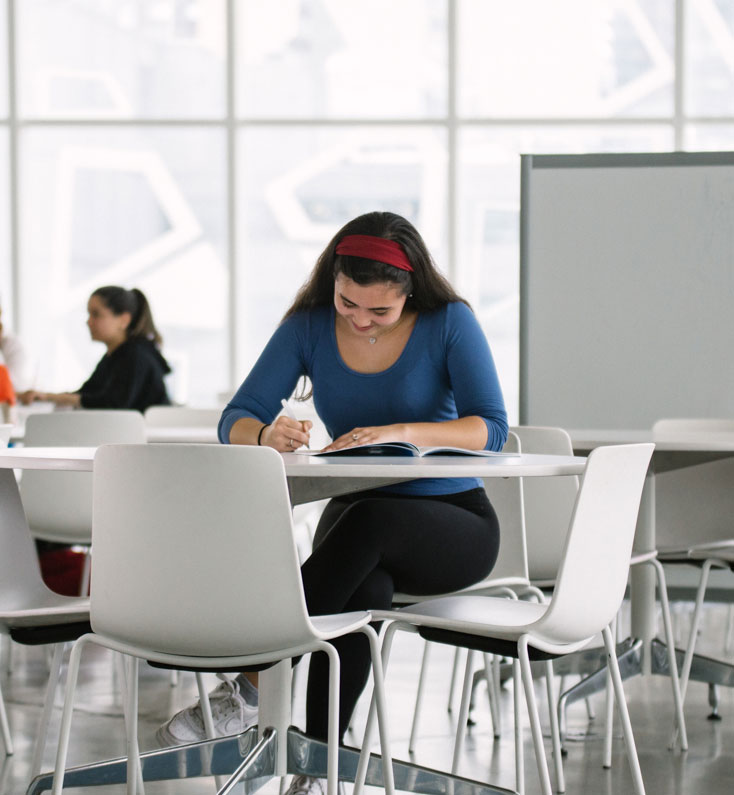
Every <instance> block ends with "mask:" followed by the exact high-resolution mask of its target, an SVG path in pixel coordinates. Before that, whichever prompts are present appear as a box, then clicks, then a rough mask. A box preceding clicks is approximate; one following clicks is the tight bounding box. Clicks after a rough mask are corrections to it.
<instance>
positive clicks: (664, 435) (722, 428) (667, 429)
mask: <svg viewBox="0 0 734 795" xmlns="http://www.w3.org/2000/svg"><path fill="white" fill-rule="evenodd" d="M652 433H653V439H655V440H659V441H663V440H665V439H677V440H680V439H686V438H687V437H690V438H691V439H700V438H701V437H702V436H707V435H710V436H715V437H720V436H721V435H730V436H731V435H732V434H734V419H728V418H727V419H708V418H706V419H698V418H694V419H688V418H670V419H661V420H658V421H657V422H656V423H655V424H654V425H653V427H652ZM733 530H734V525H732V527H723V528H721V537H720V538H719V539H718V540H714V539H709V540H706V541H703V542H700V543H697V544H687V545H684V546H679V547H677V546H671V547H668V548H666V549H664V550H661V551H660V552H659V558H660V560H661V561H662V563H664V564H665V565H666V566H673V565H684V566H695V567H698V568H700V570H701V574H700V577H699V582H698V587H697V589H696V597H695V601H694V606H693V615H692V616H691V626H690V630H689V635H688V644H687V645H686V651H685V654H684V657H683V665H682V666H681V673H680V689H681V697H682V698H683V699H685V696H686V691H687V689H688V681H689V676H690V672H691V665H692V663H693V657H694V651H695V646H696V639H697V637H698V631H699V627H700V622H701V615H702V611H703V603H704V598H705V595H706V589H707V587H708V579H709V574H710V573H711V570H712V569H724V570H733V569H734V535H731V533H732V531H733ZM690 535H691V537H695V536H696V535H699V534H697V533H696V532H695V529H694V530H692V532H691V534H690ZM733 619H734V616H733V615H732V611H731V608H730V610H729V624H730V630H729V631H731V623H732V620H733ZM712 687H713V686H712ZM713 706H714V715H716V714H717V711H716V710H717V705H716V703H714V704H713Z"/></svg>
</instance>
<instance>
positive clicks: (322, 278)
mask: <svg viewBox="0 0 734 795" xmlns="http://www.w3.org/2000/svg"><path fill="white" fill-rule="evenodd" d="M347 235H372V236H374V237H382V238H384V239H386V240H393V241H395V242H396V243H400V245H401V246H402V247H403V250H404V251H405V254H406V256H407V257H408V261H409V262H410V264H411V266H412V268H413V272H412V273H411V272H409V271H404V270H400V269H399V268H395V267H393V266H392V265H387V264H386V263H384V262H376V261H374V260H368V259H362V257H351V256H344V255H342V254H337V253H336V247H337V244H338V243H339V241H340V240H341V239H342V238H343V237H346V236H347ZM340 273H343V274H344V275H345V276H347V277H348V278H350V279H352V281H354V282H356V283H357V284H360V285H366V284H375V283H378V282H392V283H393V284H395V285H397V286H398V287H399V288H400V291H401V293H402V294H403V295H407V296H408V303H407V306H408V308H410V309H412V310H414V311H416V312H429V311H431V310H432V309H438V308H439V307H441V306H444V305H445V304H450V303H453V302H455V301H463V302H464V303H465V304H466V303H467V302H466V301H464V299H463V298H461V297H460V296H459V295H457V293H456V292H455V290H454V288H453V287H452V286H451V285H450V284H449V282H448V281H447V279H446V278H445V277H444V276H442V275H441V273H440V272H439V271H438V269H437V268H436V265H435V263H434V262H433V258H432V257H431V255H430V254H429V252H428V249H427V248H426V244H425V243H424V242H423V238H422V237H421V236H420V234H419V232H418V230H417V229H416V228H415V227H414V226H413V224H411V223H410V221H408V220H406V219H405V218H403V217H402V216H400V215H396V214H395V213H390V212H372V213H366V214H365V215H360V216H359V217H358V218H355V219H354V220H352V221H349V223H347V224H345V226H343V227H342V228H341V229H340V230H339V231H338V232H337V233H336V235H334V237H333V239H332V240H331V242H330V243H329V245H328V246H327V247H326V248H325V249H324V251H323V253H322V254H321V256H320V257H319V258H318V260H317V262H316V266H315V267H314V269H313V271H312V272H311V276H310V277H309V279H308V281H307V282H306V283H305V284H304V285H303V286H302V287H301V289H300V290H299V291H298V294H297V295H296V298H295V301H294V302H293V304H292V305H291V306H290V308H289V309H288V311H287V312H286V313H285V315H284V316H283V320H285V319H286V318H287V317H290V316H291V315H292V314H294V313H296V312H302V311H308V310H309V309H315V308H316V307H317V306H329V305H331V303H332V302H333V300H334V279H335V278H336V277H337V276H338V275H339V274H340Z"/></svg>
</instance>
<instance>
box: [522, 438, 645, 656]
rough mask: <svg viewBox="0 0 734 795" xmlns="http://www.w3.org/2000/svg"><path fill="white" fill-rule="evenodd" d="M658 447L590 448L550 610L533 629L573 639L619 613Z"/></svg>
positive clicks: (593, 631) (556, 639) (590, 632)
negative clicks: (648, 475) (642, 500)
mask: <svg viewBox="0 0 734 795" xmlns="http://www.w3.org/2000/svg"><path fill="white" fill-rule="evenodd" d="M654 448H655V445H654V444H630V445H615V446H609V447H598V448H597V449H595V450H592V452H591V454H590V455H589V458H588V461H587V464H586V469H585V471H584V476H583V480H582V481H581V487H580V489H579V492H578V497H577V499H576V505H575V506H574V510H573V516H572V518H571V524H570V527H569V530H568V535H567V537H566V543H565V545H564V548H563V554H562V562H561V567H560V569H559V571H558V577H557V579H556V587H555V589H554V591H553V597H552V599H551V603H550V606H549V608H548V611H547V612H546V614H545V615H544V616H543V618H542V619H541V620H540V621H539V622H538V623H537V625H536V626H534V627H533V633H534V634H539V635H540V636H541V637H548V638H549V639H552V642H554V643H558V642H559V641H560V642H568V643H573V642H577V641H580V640H582V639H584V638H587V637H591V636H593V635H595V634H596V633H597V632H599V631H600V630H602V629H603V628H604V627H606V626H607V625H608V624H609V623H610V622H611V621H612V619H613V618H614V616H615V615H616V614H617V611H618V610H619V606H620V604H621V603H622V599H623V598H624V591H625V587H626V585H627V575H628V573H629V564H630V555H631V553H632V543H633V540H634V535H635V527H636V524H637V514H638V512H639V507H640V498H641V496H642V488H643V486H644V483H645V475H646V473H647V468H648V465H649V463H650V458H651V456H652V451H653V449H654ZM580 605H583V609H579V606H580Z"/></svg>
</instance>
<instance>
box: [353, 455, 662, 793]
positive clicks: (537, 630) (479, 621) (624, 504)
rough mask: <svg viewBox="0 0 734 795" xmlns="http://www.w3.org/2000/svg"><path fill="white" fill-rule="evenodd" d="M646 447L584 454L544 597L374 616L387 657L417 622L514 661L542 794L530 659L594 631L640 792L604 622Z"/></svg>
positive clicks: (449, 603)
mask: <svg viewBox="0 0 734 795" xmlns="http://www.w3.org/2000/svg"><path fill="white" fill-rule="evenodd" d="M653 447H654V445H652V444H641V445H620V446H614V447H602V448H598V449H596V450H594V451H593V452H592V453H591V455H590V456H589V458H588V462H587V465H586V470H585V474H584V478H583V481H582V485H581V488H580V490H579V492H578V495H577V499H576V503H575V506H574V511H573V514H572V517H571V523H570V526H569V530H568V534H567V538H566V541H565V544H564V547H563V554H562V562H561V567H560V570H559V572H558V575H557V578H556V585H555V589H554V591H553V596H552V598H551V600H550V603H549V604H547V605H545V604H538V603H532V602H527V601H521V600H509V599H497V598H493V597H487V596H483V597H477V596H473V595H454V596H448V597H443V598H440V599H436V600H432V601H428V602H421V603H419V604H416V605H411V606H409V607H406V608H403V609H401V610H398V611H375V612H374V613H373V615H374V617H375V618H377V619H388V620H392V621H393V622H394V623H393V624H391V625H389V626H388V629H387V632H386V635H385V641H384V643H385V648H384V651H383V658H384V659H385V660H386V659H387V656H388V654H389V646H390V643H391V640H392V637H393V634H394V632H395V631H396V630H397V629H402V628H405V627H408V628H413V627H415V628H417V629H418V631H419V632H420V634H421V635H423V636H424V637H426V638H428V639H430V640H436V641H439V642H443V643H448V644H451V645H461V646H464V647H466V648H471V649H477V650H481V651H490V652H493V653H500V654H503V655H507V656H511V657H513V658H517V659H519V663H520V669H521V674H522V680H523V685H524V690H525V698H526V701H527V706H528V712H529V714H530V724H531V731H532V736H533V744H534V746H535V753H536V760H537V764H538V774H539V777H540V781H541V790H542V792H543V793H544V795H551V784H550V777H549V775H548V767H547V763H546V758H545V750H544V747H543V736H542V732H541V728H540V721H539V717H538V711H537V705H536V702H535V692H534V689H533V680H532V673H531V668H530V661H531V660H532V659H548V658H553V657H558V656H562V655H565V654H569V653H572V652H574V651H577V650H578V649H581V648H583V647H584V646H585V645H586V644H588V643H589V642H590V641H591V640H592V639H593V638H594V637H595V636H596V634H597V633H598V632H600V631H601V632H602V634H603V638H604V645H605V649H606V655H607V660H608V665H609V668H610V671H611V672H612V682H613V686H614V692H615V697H616V700H617V706H618V708H619V712H620V715H621V718H622V726H623V730H624V736H625V743H626V747H627V754H628V758H629V762H630V768H631V770H632V775H633V780H634V789H635V792H636V793H637V795H642V794H643V793H644V784H643V781H642V774H641V771H640V766H639V761H638V759H637V752H636V749H635V743H634V737H633V735H632V729H631V725H630V722H629V715H628V713H627V706H626V703H625V700H624V691H623V689H622V681H621V678H620V675H619V668H618V666H617V659H616V654H615V648H614V642H613V639H612V635H611V632H610V629H609V624H610V623H611V622H612V620H613V619H614V617H615V616H616V614H617V611H618V610H619V607H620V605H621V603H622V599H623V597H624V592H625V587H626V584H627V575H628V572H629V559H630V553H631V551H632V543H633V539H634V533H635V526H636V520H637V513H638V510H639V504H640V497H641V494H642V488H643V485H644V482H645V475H646V472H647V467H648V464H649V461H650V457H651V455H652V451H653ZM590 594H593V598H590ZM517 717H518V716H516V720H517ZM371 727H372V721H371V720H368V727H367V731H366V737H367V738H369V736H370V731H371ZM554 745H555V743H554ZM554 755H555V757H556V759H558V758H559V757H560V747H558V746H556V747H554Z"/></svg>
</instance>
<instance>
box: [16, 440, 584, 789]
mask: <svg viewBox="0 0 734 795" xmlns="http://www.w3.org/2000/svg"><path fill="white" fill-rule="evenodd" d="M94 453H95V448H91V447H79V448H64V447H46V448H41V447H36V448H10V449H0V500H2V501H3V502H4V501H5V500H17V501H18V502H19V501H20V495H19V493H18V488H17V484H16V481H15V477H14V475H13V469H16V468H17V469H52V470H75V471H82V472H91V471H92V470H93V466H94ZM283 460H284V462H285V466H286V474H287V476H288V481H289V487H290V490H291V495H292V498H293V500H294V504H295V503H297V502H306V501H310V500H316V499H322V498H324V497H326V496H330V495H338V494H344V493H347V492H352V491H360V490H362V489H367V488H374V487H375V486H380V485H385V484H388V483H397V482H400V481H405V480H411V479H415V478H433V477H452V476H453V477H457V476H459V477H464V476H474V477H482V478H488V477H544V476H554V475H580V474H582V473H583V469H584V466H585V463H586V460H585V458H582V457H571V456H545V455H522V456H517V457H511V458H510V457H508V458H480V457H471V456H467V457H461V458H459V457H446V458H440V457H438V456H436V457H430V458H423V459H414V458H403V457H396V458H392V457H390V458H388V457H385V458H380V459H374V458H369V459H365V458H358V457H354V458H338V459H334V458H316V457H312V456H304V455H298V454H297V453H288V454H284V455H283ZM19 515H20V516H23V513H22V511H21V512H20V514H19ZM290 673H291V671H290V664H289V663H288V662H284V663H279V664H278V665H276V666H274V667H273V668H270V669H268V670H266V671H263V672H261V680H260V687H261V696H260V705H261V707H260V716H259V725H260V727H275V732H272V730H269V729H267V728H265V730H264V732H263V731H260V737H259V739H258V730H255V729H250V730H248V731H246V732H243V733H242V734H241V735H238V736H236V737H226V738H219V739H217V740H210V741H205V742H203V743H196V744H194V745H190V746H183V747H174V748H171V749H162V750H159V751H152V752H148V753H145V754H142V755H141V763H142V774H143V779H144V780H146V781H154V780H169V779H180V778H189V777H192V776H198V775H225V776H226V775H230V774H231V773H232V772H233V771H235V770H236V769H238V768H240V767H241V766H243V765H245V764H247V766H248V767H247V770H248V774H247V775H248V780H249V779H263V783H264V780H266V779H267V778H270V777H272V776H273V775H278V776H280V775H285V774H286V772H289V773H306V774H314V775H323V771H325V770H326V746H325V744H324V743H320V742H317V741H315V740H312V739H310V738H307V737H306V736H305V735H303V734H302V733H301V732H298V731H296V730H294V729H289V723H290V706H289V704H283V703H282V701H281V699H280V698H279V697H278V694H279V693H280V692H282V690H281V685H282V682H283V681H288V677H290ZM278 737H283V738H286V740H285V742H278V741H277V739H276V738H278ZM357 760H358V752H356V751H353V750H350V749H342V750H341V751H340V757H339V772H340V777H341V778H344V779H346V780H348V779H350V778H351V780H353V779H354V774H355V773H356V769H357ZM394 770H395V785H396V789H399V790H409V791H412V792H421V793H426V794H427V795H440V794H441V793H446V792H455V793H457V795H509V790H506V789H504V788H500V787H494V786H491V785H488V784H485V783H482V782H475V781H469V780H466V779H457V778H456V777H454V776H450V775H449V774H445V773H439V772H437V771H433V770H430V769H428V768H421V767H418V766H416V765H412V764H410V763H406V762H400V761H397V760H395V762H394ZM125 778H126V763H125V760H124V759H118V760H111V761H108V762H99V763H96V764H92V765H85V766H82V767H77V768H72V769H70V770H69V771H67V774H66V780H65V785H66V787H69V788H72V787H87V786H99V785H101V784H115V783H122V782H124V781H125ZM367 784H369V785H373V786H381V785H382V771H381V767H380V765H379V761H378V760H377V759H376V758H375V757H373V758H372V761H371V762H370V765H369V769H368V773H367ZM51 785H52V776H51V775H48V774H43V775H41V776H38V777H37V778H36V779H34V781H33V782H32V783H31V785H30V787H29V789H28V793H29V794H31V793H32V794H33V795H35V793H39V792H44V791H46V790H49V789H50V788H51Z"/></svg>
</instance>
